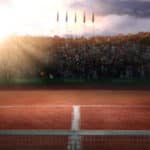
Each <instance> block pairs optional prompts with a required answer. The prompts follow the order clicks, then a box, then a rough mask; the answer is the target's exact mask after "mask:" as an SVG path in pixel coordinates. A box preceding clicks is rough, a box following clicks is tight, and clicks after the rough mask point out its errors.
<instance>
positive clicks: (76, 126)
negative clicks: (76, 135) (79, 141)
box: [72, 106, 80, 131]
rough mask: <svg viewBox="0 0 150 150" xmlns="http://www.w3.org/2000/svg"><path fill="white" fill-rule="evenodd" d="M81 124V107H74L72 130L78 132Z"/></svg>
mask: <svg viewBox="0 0 150 150" xmlns="http://www.w3.org/2000/svg"><path fill="white" fill-rule="evenodd" d="M79 124H80V106H73V118H72V130H73V131H78V130H79Z"/></svg>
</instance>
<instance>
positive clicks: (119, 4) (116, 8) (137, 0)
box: [70, 0, 150, 17]
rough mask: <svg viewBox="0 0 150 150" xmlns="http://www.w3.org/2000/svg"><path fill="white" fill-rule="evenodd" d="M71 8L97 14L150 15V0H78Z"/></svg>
mask: <svg viewBox="0 0 150 150" xmlns="http://www.w3.org/2000/svg"><path fill="white" fill-rule="evenodd" d="M70 7H71V8H79V9H83V10H88V11H89V10H94V11H95V12H96V13H97V14H98V15H103V16H106V15H110V14H111V15H112V14H117V15H131V16H137V17H150V0H105V1H104V0H78V1H76V2H73V3H72V4H71V5H70Z"/></svg>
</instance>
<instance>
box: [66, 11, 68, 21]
mask: <svg viewBox="0 0 150 150" xmlns="http://www.w3.org/2000/svg"><path fill="white" fill-rule="evenodd" d="M67 22H68V12H66V23H67Z"/></svg>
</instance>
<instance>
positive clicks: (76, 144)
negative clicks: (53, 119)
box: [67, 105, 81, 150]
mask: <svg viewBox="0 0 150 150" xmlns="http://www.w3.org/2000/svg"><path fill="white" fill-rule="evenodd" d="M79 123H80V106H79V105H73V111H72V123H71V131H79V129H80V124H79ZM80 148H81V137H80V136H79V135H78V134H72V135H70V136H69V137H68V147H67V150H80Z"/></svg>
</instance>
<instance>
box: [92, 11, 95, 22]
mask: <svg viewBox="0 0 150 150" xmlns="http://www.w3.org/2000/svg"><path fill="white" fill-rule="evenodd" d="M92 23H93V24H94V23H95V14H94V13H92Z"/></svg>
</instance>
